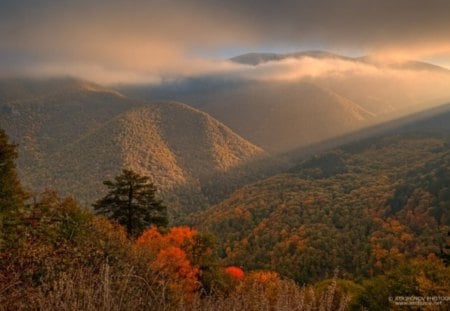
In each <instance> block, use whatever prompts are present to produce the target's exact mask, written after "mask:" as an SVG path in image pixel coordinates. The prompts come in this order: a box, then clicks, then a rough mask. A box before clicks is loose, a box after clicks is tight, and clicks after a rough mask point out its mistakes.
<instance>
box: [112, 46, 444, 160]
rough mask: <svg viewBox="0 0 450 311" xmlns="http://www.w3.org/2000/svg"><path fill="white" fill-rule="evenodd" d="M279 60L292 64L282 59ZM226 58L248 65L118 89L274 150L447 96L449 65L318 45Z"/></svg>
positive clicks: (374, 121)
mask: <svg viewBox="0 0 450 311" xmlns="http://www.w3.org/2000/svg"><path fill="white" fill-rule="evenodd" d="M286 58H297V59H298V62H295V61H293V62H292V61H290V62H282V60H283V59H286ZM231 60H232V61H233V62H236V63H241V64H245V65H252V66H244V65H243V66H241V69H240V70H241V73H237V74H230V73H223V74H214V75H206V76H198V77H190V78H180V79H175V80H173V81H168V82H164V83H161V84H159V85H135V86H133V85H128V86H122V87H121V88H120V90H121V92H123V93H125V94H127V95H129V96H131V97H137V98H143V99H147V100H149V99H151V100H176V101H181V102H184V103H186V104H188V105H190V106H192V107H195V108H198V109H200V110H202V111H205V112H207V113H208V114H210V115H211V116H213V117H214V118H216V119H217V120H219V121H220V122H223V123H224V124H226V125H227V126H229V127H230V128H231V129H232V130H233V131H235V132H236V133H238V134H239V135H241V136H242V137H244V138H245V139H247V140H249V141H250V142H252V143H254V144H256V145H259V146H261V147H263V148H264V149H265V150H267V151H269V152H271V153H273V154H281V153H284V152H287V151H290V150H293V149H298V148H304V147H307V146H309V145H311V144H316V143H319V142H321V141H325V140H329V139H331V138H333V137H336V136H340V135H343V134H346V133H349V132H352V131H358V130H360V129H361V128H364V127H368V126H372V125H376V124H383V123H384V122H387V121H389V120H396V119H397V118H399V117H402V116H406V115H409V114H413V113H416V112H420V111H424V110H428V109H429V108H432V107H433V106H436V105H440V104H442V103H443V102H447V101H448V100H450V88H449V85H450V71H448V70H446V69H444V68H441V67H438V66H434V65H431V64H427V63H423V62H412V61H410V62H401V63H381V62H380V61H375V60H374V59H372V58H350V57H344V56H339V55H335V54H332V53H328V52H322V51H310V52H299V53H292V54H271V53H250V54H244V55H241V56H237V57H235V58H232V59H231ZM267 62H270V64H268V63H267ZM272 73H273V74H272Z"/></svg>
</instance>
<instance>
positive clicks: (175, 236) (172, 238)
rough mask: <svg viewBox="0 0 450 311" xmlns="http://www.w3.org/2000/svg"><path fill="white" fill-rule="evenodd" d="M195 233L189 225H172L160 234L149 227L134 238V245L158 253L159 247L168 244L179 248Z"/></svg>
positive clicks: (167, 245) (161, 247)
mask: <svg viewBox="0 0 450 311" xmlns="http://www.w3.org/2000/svg"><path fill="white" fill-rule="evenodd" d="M196 234H197V231H196V230H195V229H192V228H189V227H173V228H171V229H170V230H169V232H168V233H166V234H161V233H160V232H159V231H158V229H156V228H155V227H151V228H149V229H147V230H146V231H144V233H142V235H141V236H140V237H139V238H138V239H137V240H136V245H137V246H139V247H145V248H147V249H148V250H150V251H152V252H154V253H158V252H159V251H160V250H161V249H163V248H166V247H169V246H174V247H179V248H181V247H182V246H183V244H185V243H186V242H187V241H191V240H192V238H193V237H194V236H195V235H196Z"/></svg>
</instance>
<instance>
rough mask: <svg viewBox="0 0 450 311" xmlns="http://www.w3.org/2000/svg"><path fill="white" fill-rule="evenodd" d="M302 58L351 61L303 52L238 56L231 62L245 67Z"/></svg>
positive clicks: (317, 52)
mask: <svg viewBox="0 0 450 311" xmlns="http://www.w3.org/2000/svg"><path fill="white" fill-rule="evenodd" d="M302 57H311V58H318V59H324V58H328V59H329V58H331V59H343V60H351V59H352V58H350V57H345V56H341V55H337V54H334V53H330V52H326V51H303V52H294V53H285V54H278V53H246V54H242V55H238V56H235V57H232V58H230V60H231V61H233V62H235V63H239V64H244V65H253V66H256V65H259V64H263V63H267V62H270V61H280V60H284V59H288V58H302Z"/></svg>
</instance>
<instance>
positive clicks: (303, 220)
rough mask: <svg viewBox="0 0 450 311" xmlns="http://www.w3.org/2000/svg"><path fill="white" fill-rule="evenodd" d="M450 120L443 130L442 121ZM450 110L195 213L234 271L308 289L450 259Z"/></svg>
mask: <svg viewBox="0 0 450 311" xmlns="http://www.w3.org/2000/svg"><path fill="white" fill-rule="evenodd" d="M443 119H445V120H446V124H447V127H443V126H442V124H443V123H442V122H439V123H437V126H436V127H434V128H433V127H432V124H433V123H435V122H436V120H441V121H442V120H443ZM448 124H450V113H448V112H447V113H444V114H442V115H441V116H439V117H437V116H433V117H432V118H430V119H428V120H420V121H417V123H415V124H409V125H408V126H405V127H404V128H402V129H396V130H395V131H394V132H393V133H385V134H383V135H382V136H380V137H374V138H369V139H365V140H363V141H359V142H355V143H351V144H348V145H345V146H342V147H341V148H339V149H336V150H334V151H331V152H327V153H324V154H320V155H316V156H313V157H312V158H310V159H308V160H305V161H302V162H300V163H298V164H297V166H295V167H293V168H292V169H290V170H289V171H287V172H286V173H285V174H279V175H275V176H273V177H270V178H268V179H265V180H262V181H259V182H257V183H254V184H251V185H248V186H245V187H243V188H242V189H240V190H238V191H236V192H235V193H234V194H232V195H231V196H230V197H229V198H228V199H226V200H225V201H223V202H221V203H219V204H217V205H215V206H212V207H210V208H208V209H207V210H205V211H204V212H202V213H200V214H197V215H193V216H192V217H191V219H192V222H193V223H194V224H195V225H196V226H198V227H200V228H203V229H204V230H210V231H212V232H213V233H214V234H216V236H218V237H219V239H220V241H219V243H220V245H221V247H222V251H223V253H222V255H223V256H224V257H225V256H226V257H227V258H228V259H227V260H229V261H230V262H229V263H230V264H233V263H244V265H245V267H246V268H249V269H273V270H275V271H278V272H280V273H281V274H283V275H285V276H289V277H292V278H294V279H296V280H297V281H299V282H307V281H311V280H319V279H322V278H324V277H330V276H331V275H332V274H333V273H334V270H335V269H337V268H339V269H340V271H341V273H342V275H343V277H344V278H352V279H358V278H363V277H367V276H372V275H374V274H377V273H381V272H383V271H386V270H388V269H390V268H393V267H395V266H396V265H398V264H399V263H400V262H402V261H404V260H405V259H408V258H416V257H419V256H423V257H427V256H444V255H445V251H444V249H445V243H446V236H447V232H449V231H450V213H449V208H450V192H449V191H450V190H449V187H448V184H449V181H450V136H449V134H448Z"/></svg>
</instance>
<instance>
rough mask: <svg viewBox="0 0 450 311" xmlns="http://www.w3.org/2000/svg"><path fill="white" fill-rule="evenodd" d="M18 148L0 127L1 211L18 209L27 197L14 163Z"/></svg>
mask: <svg viewBox="0 0 450 311" xmlns="http://www.w3.org/2000/svg"><path fill="white" fill-rule="evenodd" d="M16 148H17V146H16V145H13V144H10V143H9V141H8V136H7V135H6V134H5V132H4V131H3V130H2V129H0V213H5V212H8V211H11V210H14V209H16V208H17V207H18V206H19V205H21V204H22V203H23V200H24V198H25V194H24V191H23V189H22V187H21V185H20V182H19V179H18V178H17V173H16V165H15V163H14V161H15V159H16V158H17V151H16Z"/></svg>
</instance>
